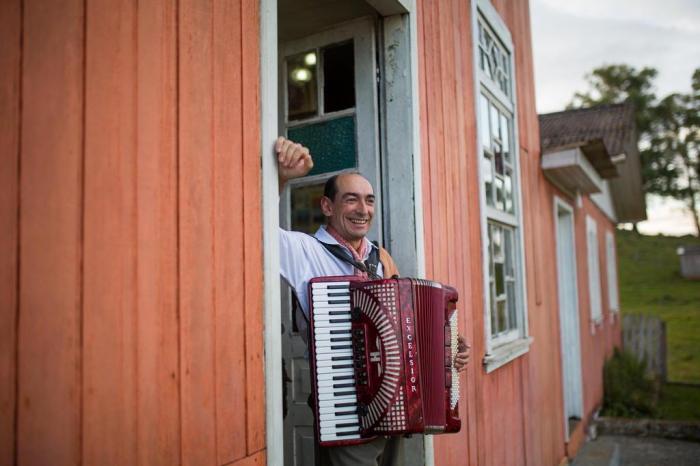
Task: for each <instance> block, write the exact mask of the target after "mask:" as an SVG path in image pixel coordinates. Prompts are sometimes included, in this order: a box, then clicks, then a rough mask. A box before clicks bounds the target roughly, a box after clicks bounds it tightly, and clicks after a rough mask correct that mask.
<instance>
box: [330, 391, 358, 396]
mask: <svg viewBox="0 0 700 466" xmlns="http://www.w3.org/2000/svg"><path fill="white" fill-rule="evenodd" d="M354 394H355V390H352V391H345V392H333V396H346V395H354Z"/></svg>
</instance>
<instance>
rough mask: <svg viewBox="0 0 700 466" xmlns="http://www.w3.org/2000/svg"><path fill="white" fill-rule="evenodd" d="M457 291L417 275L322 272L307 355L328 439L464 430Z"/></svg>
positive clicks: (314, 289)
mask: <svg viewBox="0 0 700 466" xmlns="http://www.w3.org/2000/svg"><path fill="white" fill-rule="evenodd" d="M457 298H458V294H457V291H456V290H455V289H454V288H452V287H450V286H445V285H441V284H440V283H437V282H433V281H428V280H417V279H410V278H392V279H383V280H370V281H366V280H362V279H361V278H360V277H357V276H342V277H322V278H314V279H312V280H311V281H310V283H309V302H310V307H309V309H310V312H309V317H310V318H309V324H310V328H309V332H310V334H309V336H310V339H309V359H310V361H309V362H310V367H311V378H312V398H313V409H314V411H315V412H314V415H315V418H316V439H317V441H318V443H319V444H320V445H321V446H339V445H352V444H358V443H364V442H367V441H370V440H372V439H373V438H375V437H376V436H378V435H402V434H410V433H427V434H437V433H447V432H457V431H459V429H460V425H461V422H460V419H459V413H458V400H459V377H458V374H457V373H456V371H455V370H454V368H453V360H454V356H455V354H456V353H457V312H456V310H455V306H456V303H457Z"/></svg>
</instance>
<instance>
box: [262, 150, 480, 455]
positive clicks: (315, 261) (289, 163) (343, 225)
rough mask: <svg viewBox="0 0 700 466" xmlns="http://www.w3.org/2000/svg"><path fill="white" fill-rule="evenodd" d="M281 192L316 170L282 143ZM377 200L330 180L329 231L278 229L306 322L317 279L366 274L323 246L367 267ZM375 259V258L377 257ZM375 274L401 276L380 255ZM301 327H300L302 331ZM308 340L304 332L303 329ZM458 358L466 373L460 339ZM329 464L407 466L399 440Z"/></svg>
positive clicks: (361, 185)
mask: <svg viewBox="0 0 700 466" xmlns="http://www.w3.org/2000/svg"><path fill="white" fill-rule="evenodd" d="M275 151H276V153H277V160H278V171H279V184H280V191H281V190H282V189H283V188H284V185H285V183H286V182H287V181H288V180H291V179H294V178H300V177H303V176H305V175H306V174H307V173H309V171H310V170H311V169H312V168H313V159H312V157H311V154H309V150H308V149H307V148H305V147H303V146H301V145H300V144H296V143H294V142H293V141H290V140H288V139H285V138H283V137H279V138H278V139H277V141H276V142H275ZM374 205H375V195H374V190H373V189H372V185H371V184H370V183H369V181H367V179H365V178H364V177H363V176H362V175H360V174H358V173H346V174H341V175H338V176H335V177H333V178H331V179H330V180H328V182H327V183H326V186H325V188H324V196H323V197H322V198H321V205H320V207H321V211H322V213H323V215H324V217H326V225H324V226H322V227H321V228H319V230H318V231H317V232H316V234H315V235H314V236H315V237H311V236H309V235H307V234H304V233H300V232H291V231H285V230H281V229H280V273H281V275H282V277H283V278H284V279H285V280H286V281H287V283H289V285H290V286H291V287H292V288H293V289H294V291H295V293H296V295H297V298H298V299H299V304H300V305H301V307H302V311H303V313H304V317H305V319H304V320H307V319H308V296H307V286H308V282H309V280H310V279H312V278H314V277H323V276H333V275H355V274H362V272H361V271H359V270H358V269H357V268H355V267H354V266H352V265H351V264H349V263H348V262H345V261H343V260H341V259H339V258H338V257H336V256H335V255H333V254H332V253H331V252H330V251H329V250H328V249H326V247H325V246H323V245H322V244H321V242H323V243H327V244H333V245H339V246H340V247H342V248H344V249H345V251H346V252H347V253H348V255H349V256H350V257H352V258H353V259H354V260H355V261H359V262H365V261H366V260H367V259H368V258H369V257H370V255H371V254H372V252H373V249H376V248H377V247H376V246H375V245H374V244H372V243H371V242H370V241H369V240H368V239H367V238H366V236H367V233H368V232H369V229H370V226H371V225H372V219H373V218H374ZM375 254H376V253H375ZM379 257H380V262H379V263H378V264H377V269H376V274H377V275H379V276H385V277H389V276H392V275H394V274H395V273H398V270H396V266H395V265H394V263H393V261H392V260H391V257H390V256H389V255H388V253H386V251H384V250H383V249H381V250H380V251H379ZM300 327H301V326H300ZM300 333H301V334H302V335H305V328H300ZM459 344H460V349H459V354H458V355H457V356H456V357H455V361H454V365H455V368H456V369H457V370H458V371H460V372H461V371H463V370H464V369H465V368H466V364H467V361H468V358H469V354H468V347H467V345H466V343H465V341H464V338H463V337H462V336H460V337H459ZM325 450H326V451H324V454H327V456H328V458H329V462H330V464H332V465H333V466H337V465H348V466H349V465H353V466H355V465H368V466H369V465H372V466H378V465H399V464H403V452H402V450H403V446H402V441H401V437H380V438H378V439H377V440H374V441H372V442H370V443H367V444H362V445H356V446H351V447H334V448H327V449H325Z"/></svg>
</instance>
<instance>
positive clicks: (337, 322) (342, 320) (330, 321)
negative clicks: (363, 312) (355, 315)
mask: <svg viewBox="0 0 700 466" xmlns="http://www.w3.org/2000/svg"><path fill="white" fill-rule="evenodd" d="M328 322H329V323H331V324H345V323H348V322H350V319H328Z"/></svg>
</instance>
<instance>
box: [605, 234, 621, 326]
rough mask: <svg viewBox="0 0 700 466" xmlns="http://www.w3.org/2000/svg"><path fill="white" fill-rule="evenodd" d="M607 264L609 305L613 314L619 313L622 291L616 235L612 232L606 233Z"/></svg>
mask: <svg viewBox="0 0 700 466" xmlns="http://www.w3.org/2000/svg"><path fill="white" fill-rule="evenodd" d="M605 262H606V267H607V271H608V273H607V275H608V304H609V306H610V311H611V312H617V311H619V310H620V290H619V288H618V283H617V251H616V248H615V235H614V234H613V232H611V231H606V232H605Z"/></svg>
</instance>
